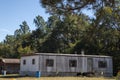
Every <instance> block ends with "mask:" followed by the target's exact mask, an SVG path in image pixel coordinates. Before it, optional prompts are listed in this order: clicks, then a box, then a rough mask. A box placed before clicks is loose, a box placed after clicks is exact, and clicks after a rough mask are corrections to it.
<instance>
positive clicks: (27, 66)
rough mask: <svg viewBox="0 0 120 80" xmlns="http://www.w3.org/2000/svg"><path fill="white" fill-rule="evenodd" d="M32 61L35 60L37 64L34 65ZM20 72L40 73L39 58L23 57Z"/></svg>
mask: <svg viewBox="0 0 120 80" xmlns="http://www.w3.org/2000/svg"><path fill="white" fill-rule="evenodd" d="M32 59H35V64H34V65H33V64H32ZM23 60H26V64H25V65H24V64H23ZM20 64H21V65H20V66H21V67H20V71H38V56H29V57H22V58H21V62H20Z"/></svg>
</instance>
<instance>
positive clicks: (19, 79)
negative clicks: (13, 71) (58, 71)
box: [0, 75, 115, 80]
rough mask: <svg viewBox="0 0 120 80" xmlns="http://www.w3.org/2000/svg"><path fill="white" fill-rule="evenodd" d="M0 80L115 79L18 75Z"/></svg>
mask: <svg viewBox="0 0 120 80" xmlns="http://www.w3.org/2000/svg"><path fill="white" fill-rule="evenodd" d="M0 80H115V79H113V78H104V77H40V78H36V77H19V75H7V76H2V75H1V76H0Z"/></svg>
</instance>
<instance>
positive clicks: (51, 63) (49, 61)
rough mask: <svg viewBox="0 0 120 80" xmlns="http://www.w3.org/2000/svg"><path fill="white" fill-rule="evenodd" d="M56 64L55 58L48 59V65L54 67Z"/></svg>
mask: <svg viewBox="0 0 120 80" xmlns="http://www.w3.org/2000/svg"><path fill="white" fill-rule="evenodd" d="M53 65H54V60H53V59H47V60H46V66H47V67H53Z"/></svg>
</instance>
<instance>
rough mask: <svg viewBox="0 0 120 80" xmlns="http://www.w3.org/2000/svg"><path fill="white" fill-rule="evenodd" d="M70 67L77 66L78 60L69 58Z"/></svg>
mask: <svg viewBox="0 0 120 80" xmlns="http://www.w3.org/2000/svg"><path fill="white" fill-rule="evenodd" d="M69 67H77V60H69Z"/></svg>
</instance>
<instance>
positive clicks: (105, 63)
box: [98, 61, 107, 68]
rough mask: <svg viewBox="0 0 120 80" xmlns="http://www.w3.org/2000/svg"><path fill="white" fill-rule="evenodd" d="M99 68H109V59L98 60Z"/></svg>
mask: <svg viewBox="0 0 120 80" xmlns="http://www.w3.org/2000/svg"><path fill="white" fill-rule="evenodd" d="M98 68H107V61H98Z"/></svg>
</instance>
